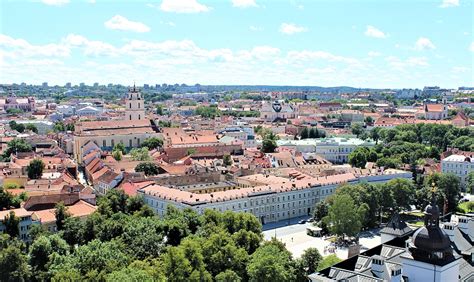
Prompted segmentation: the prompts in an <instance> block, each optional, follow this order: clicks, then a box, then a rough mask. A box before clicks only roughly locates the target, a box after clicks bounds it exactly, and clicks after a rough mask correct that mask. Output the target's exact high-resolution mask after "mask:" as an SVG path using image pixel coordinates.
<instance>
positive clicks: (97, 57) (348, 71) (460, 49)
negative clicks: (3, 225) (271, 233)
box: [0, 0, 474, 88]
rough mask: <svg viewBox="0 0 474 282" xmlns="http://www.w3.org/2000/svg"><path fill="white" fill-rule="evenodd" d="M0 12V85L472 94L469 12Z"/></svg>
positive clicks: (402, 0) (95, 6)
mask: <svg viewBox="0 0 474 282" xmlns="http://www.w3.org/2000/svg"><path fill="white" fill-rule="evenodd" d="M115 2H117V1H106V0H103V1H101V0H95V1H93V0H81V1H79V0H77V1H76V0H37V1H9V0H4V1H1V4H0V9H1V18H2V19H1V21H0V82H1V83H12V82H17V83H20V82H27V83H41V82H43V81H47V82H49V83H50V84H64V83H65V82H72V83H79V82H86V83H93V82H99V83H104V84H105V83H122V84H126V85H128V84H131V83H133V81H136V83H137V84H143V83H150V84H155V83H188V84H194V83H201V84H272V85H318V86H341V85H347V86H354V87H374V88H408V87H418V88H421V87H423V86H425V85H439V86H442V87H452V88H454V87H458V86H473V85H474V72H473V65H474V39H473V38H474V36H473V32H474V22H473V18H474V10H473V9H474V8H473V2H472V1H470V0H436V1H414V0H399V1H395V0H391V1H376V0H365V1H347V0H346V1H342V0H323V1H320V0H311V1H297V0H277V1H263V0H219V1H217V0H214V1H205V0H160V1H119V2H118V3H115Z"/></svg>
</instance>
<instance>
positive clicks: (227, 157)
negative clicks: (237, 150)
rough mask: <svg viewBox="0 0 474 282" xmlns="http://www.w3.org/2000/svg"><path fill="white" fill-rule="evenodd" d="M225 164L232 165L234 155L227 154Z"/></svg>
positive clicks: (224, 158) (224, 159)
mask: <svg viewBox="0 0 474 282" xmlns="http://www.w3.org/2000/svg"><path fill="white" fill-rule="evenodd" d="M222 162H223V164H224V166H231V165H232V157H231V156H230V155H229V154H225V155H224V157H223V160H222Z"/></svg>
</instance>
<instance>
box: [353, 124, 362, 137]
mask: <svg viewBox="0 0 474 282" xmlns="http://www.w3.org/2000/svg"><path fill="white" fill-rule="evenodd" d="M351 132H352V134H354V135H356V136H357V137H359V136H360V135H361V134H362V133H363V132H364V128H363V127H362V125H361V124H360V123H354V124H353V125H351Z"/></svg>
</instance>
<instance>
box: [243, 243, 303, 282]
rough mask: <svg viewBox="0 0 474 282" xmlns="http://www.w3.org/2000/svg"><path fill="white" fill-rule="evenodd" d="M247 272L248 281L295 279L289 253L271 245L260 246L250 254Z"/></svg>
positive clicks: (262, 281)
mask: <svg viewBox="0 0 474 282" xmlns="http://www.w3.org/2000/svg"><path fill="white" fill-rule="evenodd" d="M283 248H284V247H283ZM247 272H248V276H249V281H259V282H260V281H261V282H273V281H293V280H294V279H295V270H294V267H293V262H292V259H291V255H290V253H289V252H288V251H286V250H281V249H280V248H279V247H278V246H277V245H275V244H272V243H269V244H265V245H262V246H261V247H260V248H258V249H257V250H256V251H255V253H253V254H252V256H251V258H250V261H249V263H248V265H247Z"/></svg>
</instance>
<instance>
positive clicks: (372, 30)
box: [365, 25, 387, 38]
mask: <svg viewBox="0 0 474 282" xmlns="http://www.w3.org/2000/svg"><path fill="white" fill-rule="evenodd" d="M365 35H366V36H368V37H375V38H386V37H387V35H386V34H385V33H384V32H383V31H381V30H380V29H377V28H376V27H374V26H371V25H368V26H367V29H366V30H365Z"/></svg>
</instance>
